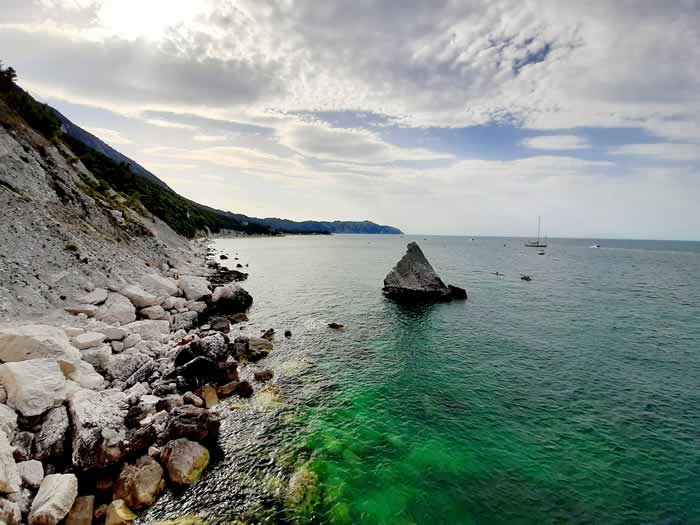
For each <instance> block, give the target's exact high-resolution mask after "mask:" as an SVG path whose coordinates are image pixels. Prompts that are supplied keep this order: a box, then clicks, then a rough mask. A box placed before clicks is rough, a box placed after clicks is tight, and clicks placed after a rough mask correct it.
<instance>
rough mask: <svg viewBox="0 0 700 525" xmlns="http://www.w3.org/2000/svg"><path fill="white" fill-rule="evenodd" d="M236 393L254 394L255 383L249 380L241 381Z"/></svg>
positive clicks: (245, 395) (249, 395)
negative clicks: (252, 383)
mask: <svg viewBox="0 0 700 525" xmlns="http://www.w3.org/2000/svg"><path fill="white" fill-rule="evenodd" d="M235 394H236V395H239V396H241V397H251V396H252V395H253V385H251V384H250V383H249V382H248V381H241V382H240V383H238V386H237V387H236V391H235Z"/></svg>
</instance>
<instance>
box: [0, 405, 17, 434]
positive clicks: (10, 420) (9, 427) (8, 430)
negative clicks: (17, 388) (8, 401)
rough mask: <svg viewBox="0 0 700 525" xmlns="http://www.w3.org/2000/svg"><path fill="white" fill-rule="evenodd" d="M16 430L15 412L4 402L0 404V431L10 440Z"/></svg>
mask: <svg viewBox="0 0 700 525" xmlns="http://www.w3.org/2000/svg"><path fill="white" fill-rule="evenodd" d="M16 430H17V412H15V411H14V410H13V409H11V408H10V407H8V406H7V405H5V404H0V431H2V432H4V433H5V435H6V436H7V439H9V440H10V441H12V439H13V438H14V436H15V431H16Z"/></svg>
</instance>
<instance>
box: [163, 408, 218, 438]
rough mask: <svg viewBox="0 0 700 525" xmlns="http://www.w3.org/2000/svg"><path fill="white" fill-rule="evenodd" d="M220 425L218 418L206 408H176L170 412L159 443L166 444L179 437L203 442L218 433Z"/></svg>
mask: <svg viewBox="0 0 700 525" xmlns="http://www.w3.org/2000/svg"><path fill="white" fill-rule="evenodd" d="M220 424H221V422H220V420H219V417H218V416H217V415H216V414H214V413H213V412H210V411H209V410H207V409H206V408H197V407H195V406H191V405H185V406H181V407H176V408H174V409H173V410H172V412H170V418H169V419H168V422H167V424H166V427H165V431H164V432H163V435H162V436H160V438H161V440H160V441H161V442H167V441H170V440H173V439H177V438H181V437H183V438H187V439H193V440H195V441H204V440H205V439H207V437H210V436H214V435H216V434H217V433H218V432H219V426H220Z"/></svg>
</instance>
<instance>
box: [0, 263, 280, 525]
mask: <svg viewBox="0 0 700 525" xmlns="http://www.w3.org/2000/svg"><path fill="white" fill-rule="evenodd" d="M251 303H252V298H251V297H250V295H249V294H248V293H247V292H246V291H245V290H244V289H243V288H241V287H240V286H238V285H237V284H235V283H226V284H221V285H220V286H215V285H212V284H211V283H210V282H209V280H208V279H207V278H205V277H202V276H200V275H193V274H183V275H179V274H178V272H176V271H174V270H172V269H171V270H170V271H169V272H168V273H167V274H166V275H160V274H156V273H149V274H145V275H143V276H142V278H141V279H140V280H139V282H138V283H130V284H124V285H121V286H118V285H114V286H108V287H106V288H96V289H94V290H93V291H91V292H89V293H87V294H85V295H82V296H81V297H78V298H77V299H76V300H75V304H73V305H71V306H69V307H67V308H66V311H67V312H69V313H71V314H73V315H75V316H77V319H76V320H75V321H76V322H73V323H71V326H65V327H56V326H51V325H44V324H38V325H28V326H13V327H9V328H3V329H0V361H1V362H2V364H0V523H5V524H7V525H15V524H19V523H29V524H31V525H41V524H57V523H59V522H64V520H65V523H68V524H75V523H80V524H90V523H102V522H104V523H106V524H108V525H113V524H128V523H131V522H132V521H133V520H134V519H135V518H136V514H135V513H136V512H139V511H141V510H142V509H145V508H146V507H148V506H150V505H152V504H153V503H154V502H155V501H156V499H157V498H158V497H159V495H160V494H161V493H162V492H163V491H164V490H165V488H166V487H167V486H168V485H172V486H183V485H189V484H192V483H194V482H196V481H197V480H198V479H199V477H200V476H201V474H202V472H203V471H204V470H205V469H206V467H207V465H208V464H209V451H208V449H207V446H208V444H210V443H211V442H212V440H215V439H216V436H217V434H218V431H219V425H220V416H219V414H218V412H217V410H216V408H215V407H216V406H217V404H218V402H219V399H221V398H225V397H228V396H232V395H237V396H240V397H250V396H251V395H252V394H253V387H252V385H251V384H250V383H249V382H247V381H240V380H239V375H238V367H239V365H240V364H241V363H245V362H254V361H258V360H260V359H262V358H263V357H265V356H266V355H268V353H269V352H270V351H271V350H272V348H273V343H272V342H271V341H270V340H269V339H264V338H257V337H246V336H238V337H235V338H233V337H231V338H229V335H228V333H229V331H230V329H231V325H232V324H235V323H236V322H238V321H240V320H241V319H246V317H245V311H246V310H247V309H248V308H249V307H250V305H251ZM205 323H208V324H205ZM76 325H79V326H76ZM271 377H272V373H271V372H269V371H267V372H266V373H265V374H262V375H258V376H256V379H258V380H259V381H265V380H269V379H270V378H271Z"/></svg>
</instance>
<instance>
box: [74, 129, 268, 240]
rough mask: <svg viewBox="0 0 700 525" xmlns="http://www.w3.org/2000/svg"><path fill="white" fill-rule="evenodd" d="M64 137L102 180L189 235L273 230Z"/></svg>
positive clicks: (176, 229) (88, 167) (258, 232)
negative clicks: (200, 201) (203, 202)
mask: <svg viewBox="0 0 700 525" xmlns="http://www.w3.org/2000/svg"><path fill="white" fill-rule="evenodd" d="M62 140H63V142H64V143H65V144H66V145H67V146H68V147H69V148H70V149H71V151H73V153H74V154H75V155H76V156H77V157H78V158H79V159H80V160H81V161H82V162H83V164H84V165H85V167H86V168H87V169H89V170H90V171H91V172H92V174H93V175H94V176H95V177H97V179H98V180H100V181H103V182H105V183H107V184H109V185H110V186H111V187H112V188H114V189H115V190H116V191H118V192H120V193H122V194H124V195H127V196H129V198H130V199H132V200H138V201H140V202H141V204H143V205H144V207H145V208H146V209H147V210H148V211H150V212H151V213H152V214H153V215H155V216H156V217H158V218H159V219H161V220H162V221H164V222H165V223H167V224H168V225H169V226H170V227H171V228H172V229H173V230H175V231H176V232H178V233H179V234H181V235H184V236H185V237H194V236H195V235H196V234H197V232H202V231H204V230H206V229H209V230H210V231H212V232H219V231H221V230H237V231H242V232H246V233H253V234H254V233H257V234H266V233H270V229H269V228H268V227H266V226H261V225H258V224H246V223H244V222H241V221H239V220H236V219H234V218H232V217H227V216H225V215H222V214H220V213H217V212H216V211H214V210H211V209H208V208H206V207H204V206H201V205H200V204H197V203H196V202H193V201H191V200H188V199H186V198H184V197H182V196H181V195H178V194H177V193H175V192H174V191H172V190H171V189H169V188H163V187H162V186H160V185H159V184H156V183H155V182H152V181H150V180H147V179H145V178H143V177H142V176H140V175H137V174H135V173H134V172H133V171H131V169H130V166H129V164H126V163H120V164H117V163H116V162H114V161H113V160H112V159H110V158H109V157H107V156H106V155H103V154H102V153H99V152H98V151H96V150H94V149H92V148H91V147H89V146H86V145H85V144H83V143H82V142H80V141H79V140H76V139H74V138H72V137H69V136H68V135H65V134H64V135H62Z"/></svg>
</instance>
